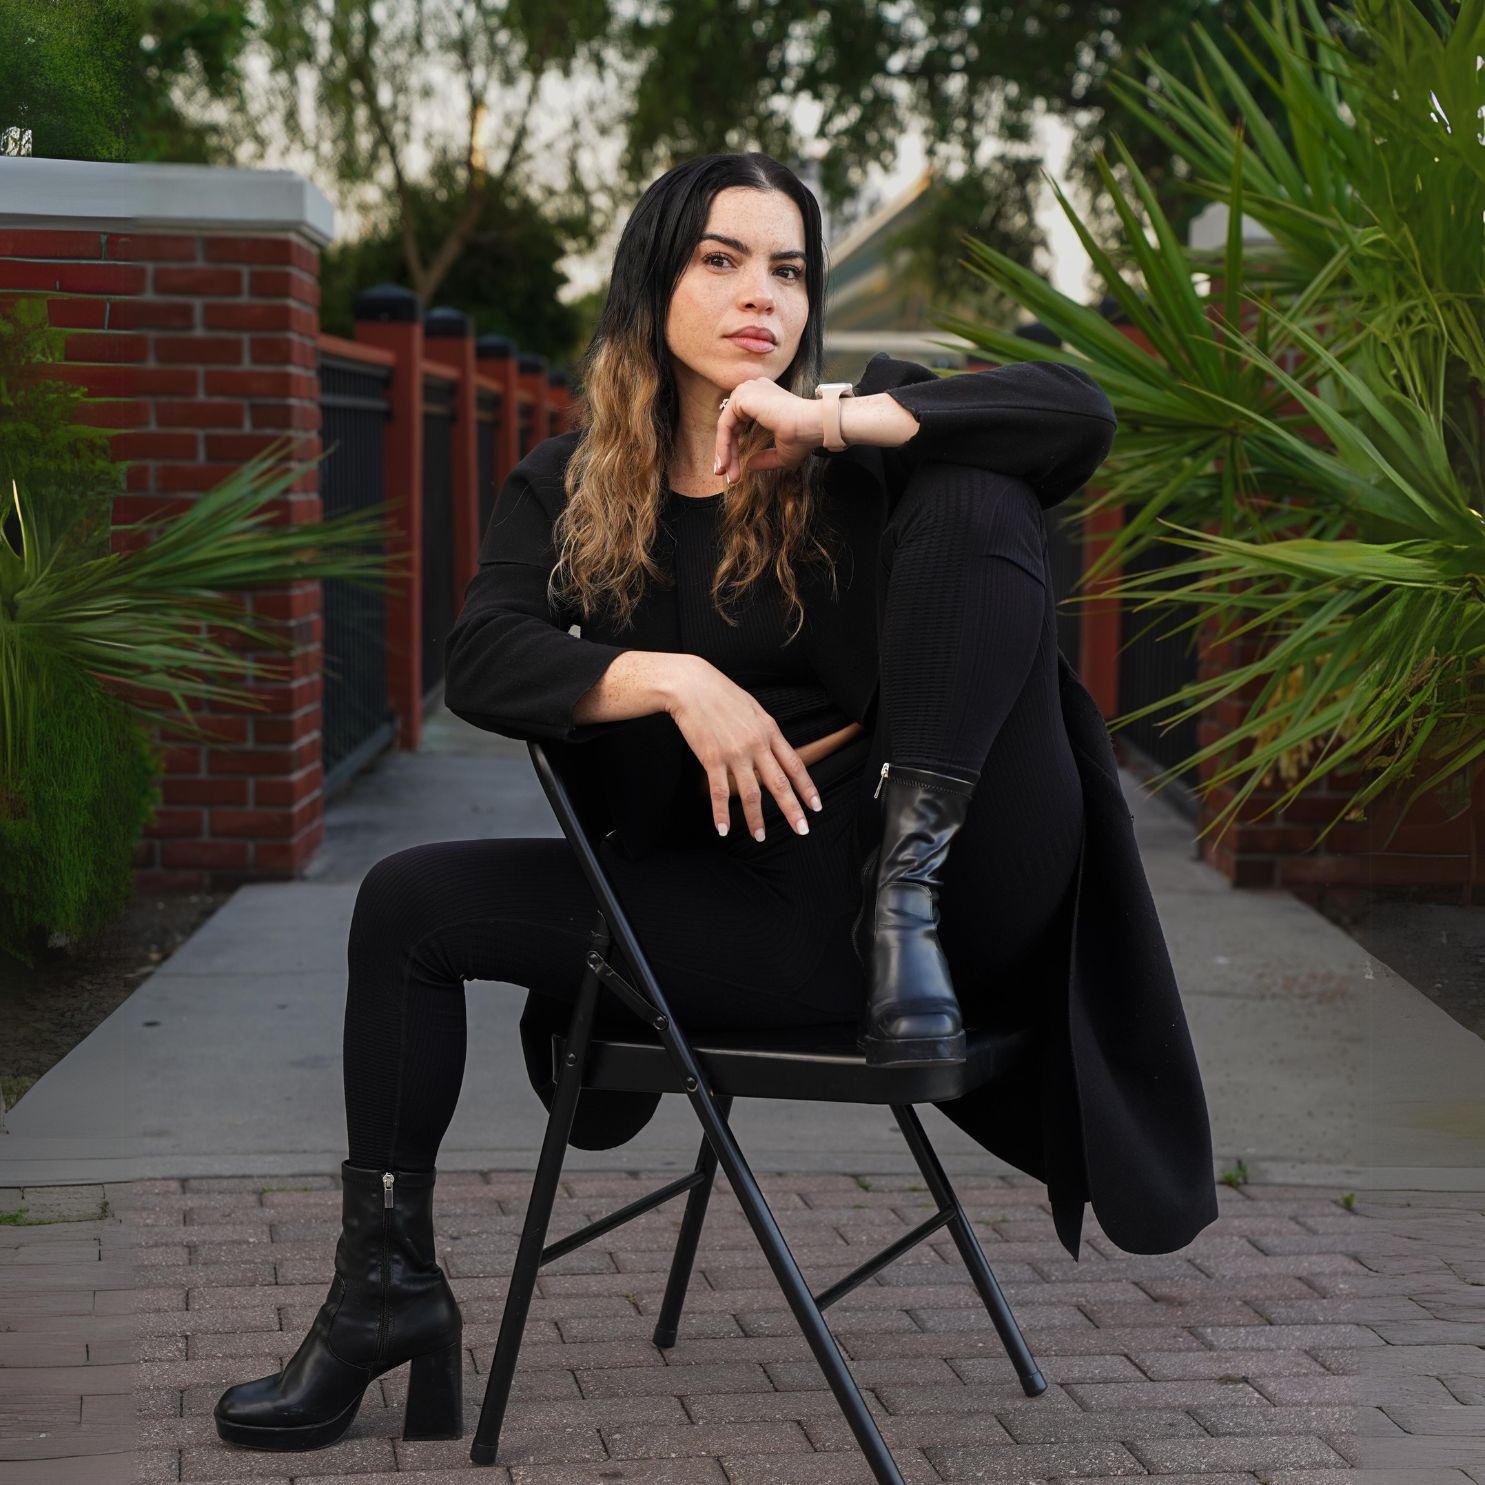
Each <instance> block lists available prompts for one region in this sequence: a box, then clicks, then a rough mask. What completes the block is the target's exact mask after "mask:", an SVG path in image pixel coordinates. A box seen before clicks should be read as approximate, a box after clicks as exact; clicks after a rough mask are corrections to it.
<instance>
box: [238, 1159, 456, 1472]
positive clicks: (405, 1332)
mask: <svg viewBox="0 0 1485 1485" xmlns="http://www.w3.org/2000/svg"><path fill="white" fill-rule="evenodd" d="M341 1178H342V1180H343V1182H344V1197H343V1200H342V1205H341V1234H340V1243H339V1245H338V1246H337V1247H336V1249H335V1279H334V1281H333V1282H332V1283H331V1285H330V1294H329V1297H328V1298H327V1299H326V1300H325V1303H324V1304H323V1305H321V1306H320V1313H319V1314H318V1315H317V1316H316V1317H315V1323H314V1324H313V1325H312V1326H311V1327H310V1330H309V1334H308V1335H307V1336H305V1338H304V1341H303V1344H301V1345H300V1347H299V1349H298V1350H297V1351H296V1352H295V1353H294V1355H293V1357H292V1359H291V1360H290V1362H289V1364H288V1365H287V1366H286V1367H285V1368H284V1369H283V1371H282V1372H280V1373H279V1374H278V1375H277V1376H273V1377H262V1378H260V1379H259V1380H258V1381H256V1382H243V1383H241V1384H240V1385H239V1386H236V1387H229V1388H228V1389H227V1391H226V1392H224V1393H223V1394H222V1396H221V1399H220V1400H219V1401H218V1403H217V1406H216V1414H215V1416H216V1420H217V1433H218V1434H220V1435H221V1437H222V1438H223V1439H225V1440H226V1441H227V1443H229V1444H241V1445H242V1446H244V1447H245V1448H248V1449H282V1450H298V1449H323V1448H325V1447H326V1446H327V1445H329V1444H333V1443H334V1442H335V1441H336V1440H337V1439H338V1438H339V1437H340V1436H341V1435H342V1434H343V1433H344V1432H345V1431H346V1429H348V1428H349V1427H350V1426H351V1421H352V1420H353V1419H354V1418H355V1416H356V1409H357V1408H359V1407H360V1406H361V1394H362V1393H363V1392H365V1391H366V1389H367V1387H368V1386H369V1385H370V1384H371V1383H372V1382H373V1381H374V1380H375V1379H376V1378H377V1377H379V1376H381V1375H382V1373H383V1372H389V1371H391V1370H392V1368H393V1367H394V1366H400V1365H401V1364H402V1363H403V1362H404V1361H411V1362H412V1376H411V1378H410V1380H409V1382H408V1388H407V1411H406V1414H405V1416H404V1419H403V1426H402V1437H403V1438H405V1439H457V1438H460V1437H462V1435H463V1432H464V1424H463V1420H464V1408H463V1404H464V1384H463V1378H462V1376H461V1372H462V1361H463V1352H464V1327H463V1322H462V1320H461V1319H460V1315H459V1306H458V1304H457V1303H456V1302H455V1300H454V1295H453V1291H452V1290H450V1288H449V1284H448V1280H447V1279H445V1278H444V1276H443V1270H442V1269H440V1268H439V1266H438V1264H437V1262H436V1261H435V1259H434V1251H433V1182H434V1173H433V1172H432V1171H424V1172H422V1173H406V1172H401V1171H387V1172H382V1171H376V1170H358V1169H357V1168H356V1167H355V1166H351V1165H344V1166H342V1167H341Z"/></svg>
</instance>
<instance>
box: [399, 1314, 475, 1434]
mask: <svg viewBox="0 0 1485 1485" xmlns="http://www.w3.org/2000/svg"><path fill="white" fill-rule="evenodd" d="M402 1437H403V1438H404V1439H462V1438H463V1437H464V1342H463V1340H462V1339H461V1340H457V1341H455V1342H454V1343H453V1345H451V1346H445V1347H444V1348H443V1350H442V1351H432V1352H430V1353H429V1354H428V1355H426V1356H414V1357H413V1364H412V1374H411V1376H410V1377H409V1378H408V1382H407V1412H406V1413H405V1414H404V1416H403V1419H402Z"/></svg>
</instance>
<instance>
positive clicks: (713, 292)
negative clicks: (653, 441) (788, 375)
mask: <svg viewBox="0 0 1485 1485" xmlns="http://www.w3.org/2000/svg"><path fill="white" fill-rule="evenodd" d="M804 265H805V257H804V219H803V218H802V217H801V216H800V214H799V208H798V207H797V206H796V205H795V204H794V203H793V202H792V201H791V200H790V199H789V198H788V197H787V196H786V195H784V193H783V192H782V191H755V190H752V189H751V188H749V187H747V186H733V187H730V188H729V189H728V190H725V191H719V192H718V193H717V196H716V199H715V200H714V201H713V202H712V210H711V215H710V216H709V217H708V218H707V221H706V231H705V233H704V234H703V235H702V238H701V241H700V242H699V243H697V245H696V251H695V252H694V253H692V255H691V261H690V263H688V264H687V265H686V270H685V272H684V273H682V274H681V277H680V282H679V283H677V284H676V286H675V292H674V293H673V294H672V295H671V298H670V310H669V313H668V314H667V316H666V321H665V344H666V346H667V348H668V349H669V351H670V354H671V358H672V362H673V363H679V365H677V366H676V370H677V371H679V370H680V368H681V367H682V366H684V367H686V368H688V369H689V370H690V371H691V372H693V373H694V374H695V375H696V376H698V377H701V378H703V379H705V380H706V381H708V382H710V383H711V384H712V385H713V386H716V387H720V388H722V390H723V391H724V392H730V391H731V390H732V389H733V388H734V387H735V386H737V385H738V383H739V382H745V381H747V380H748V379H749V378H750V377H755V376H766V377H771V378H774V379H777V378H778V377H779V376H781V375H782V374H783V372H784V371H785V370H786V369H787V368H788V365H789V363H790V362H791V361H792V360H793V359H794V353H795V352H796V351H797V350H798V349H799V338H800V336H801V335H803V334H804V326H805V321H806V320H807V319H808V318H809V296H808V294H807V293H806V291H805V283H804Z"/></svg>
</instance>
